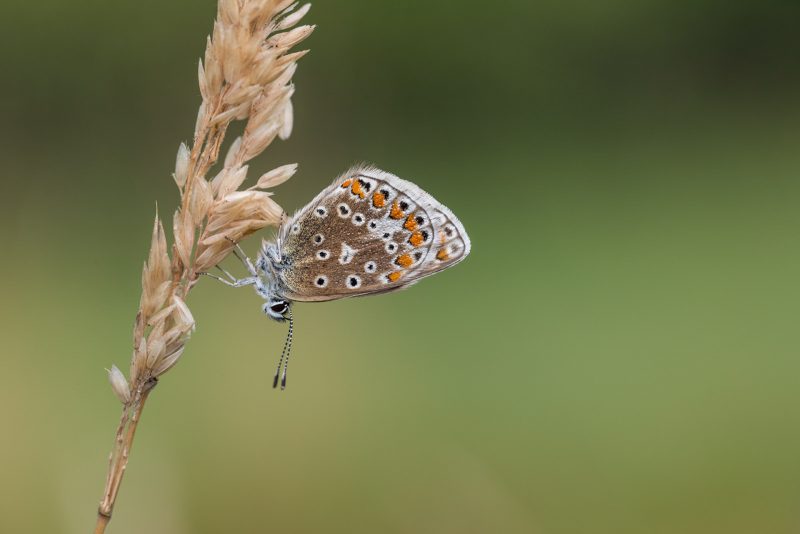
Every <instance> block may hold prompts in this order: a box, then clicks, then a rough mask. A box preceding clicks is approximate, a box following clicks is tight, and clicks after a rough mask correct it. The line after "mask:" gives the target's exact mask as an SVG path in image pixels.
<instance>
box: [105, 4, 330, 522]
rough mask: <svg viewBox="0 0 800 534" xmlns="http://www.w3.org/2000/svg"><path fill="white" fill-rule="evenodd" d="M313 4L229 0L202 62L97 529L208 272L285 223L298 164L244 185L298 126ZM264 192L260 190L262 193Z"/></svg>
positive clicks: (188, 329) (157, 239) (121, 385)
mask: <svg viewBox="0 0 800 534" xmlns="http://www.w3.org/2000/svg"><path fill="white" fill-rule="evenodd" d="M309 7H310V5H309V4H305V5H303V6H301V7H299V9H298V8H297V4H296V3H294V4H293V3H292V2H291V1H289V0H220V1H219V4H218V7H217V16H216V20H215V22H214V26H213V30H212V33H211V35H210V36H209V37H208V39H207V41H206V50H205V54H204V57H203V59H202V60H201V61H200V63H199V65H198V68H197V77H198V86H199V88H200V95H201V98H202V100H201V102H200V105H199V107H198V111H197V120H196V123H195V125H194V135H193V137H192V143H191V145H188V144H186V143H181V144H180V145H179V147H178V153H177V155H176V157H175V169H174V173H173V175H172V177H173V179H174V181H175V184H176V185H177V187H178V190H179V192H180V198H181V202H180V205H179V206H178V207H177V208H176V209H175V211H174V215H173V218H172V240H173V244H172V247H171V253H170V248H169V247H168V246H167V236H166V234H165V231H164V226H163V224H162V222H161V220H160V218H159V217H158V215H156V217H155V221H154V223H153V230H152V235H151V240H150V251H149V254H148V258H147V261H146V262H145V264H144V268H143V269H142V295H141V298H140V301H139V308H138V310H137V312H136V318H135V321H134V328H133V354H132V357H131V365H130V380H127V379H126V378H125V376H124V374H123V373H122V371H120V370H119V369H118V368H117V367H116V366H114V365H112V366H111V369H110V370H109V371H108V378H109V381H110V383H111V388H112V390H113V392H114V394H115V395H116V396H117V398H118V399H119V400H120V401H121V402H122V405H123V408H122V416H121V418H120V422H119V425H118V427H117V432H116V436H115V440H114V448H113V450H112V452H111V455H110V458H109V466H108V474H107V477H106V485H105V489H104V491H103V497H102V500H101V501H100V507H99V509H98V516H97V523H96V527H95V533H96V534H98V533H102V532H105V528H106V526H107V525H108V522H109V521H110V520H111V515H112V512H113V508H114V503H115V502H116V499H117V493H118V491H119V487H120V484H121V483H122V476H123V474H124V472H125V468H126V466H127V463H128V457H129V453H130V449H131V446H132V444H133V439H134V435H135V432H136V427H137V425H138V423H139V420H140V417H141V413H142V410H143V409H144V405H145V401H146V400H147V398H148V396H149V394H150V392H151V391H152V390H153V388H154V387H155V386H156V384H157V383H158V379H159V377H161V376H163V375H164V373H166V372H167V371H169V370H170V369H172V368H173V367H174V366H175V364H177V363H178V361H179V360H180V358H181V357H182V355H183V354H184V351H185V348H186V343H187V341H188V340H189V337H190V336H191V333H192V332H193V331H194V329H195V326H196V325H195V319H194V316H193V315H192V312H191V310H190V308H189V306H188V305H187V302H186V297H187V295H188V293H189V291H190V290H191V289H192V288H193V287H194V286H195V285H196V284H197V283H198V281H199V279H200V274H201V273H202V272H204V271H206V270H208V269H210V268H212V267H214V266H215V265H216V264H218V263H219V262H220V261H222V260H223V259H224V258H225V257H226V256H227V255H228V254H229V253H230V252H231V249H232V244H231V241H234V242H238V241H240V240H242V239H244V238H246V237H247V236H249V235H251V234H252V233H253V232H256V231H258V230H260V229H262V228H264V227H266V226H270V225H278V224H279V223H280V221H281V218H282V216H283V209H281V207H280V206H279V205H278V204H277V203H276V202H275V201H274V200H272V198H271V193H270V192H267V191H263V189H269V188H272V187H275V186H277V185H279V184H281V183H283V182H285V181H286V180H288V179H289V178H291V177H292V175H294V173H295V171H296V170H297V164H295V163H291V164H287V165H283V166H280V167H278V168H276V169H273V170H272V171H268V172H265V173H263V174H261V177H260V178H259V179H258V181H257V182H256V184H255V185H253V186H252V187H250V188H249V189H246V190H240V188H241V187H242V186H243V184H245V182H246V181H247V178H248V170H249V166H248V162H249V161H251V160H252V159H253V158H255V157H256V156H258V155H259V154H261V153H262V152H263V151H264V150H265V149H266V148H267V147H268V146H269V145H270V144H271V143H272V142H273V141H274V140H275V138H276V137H280V138H281V139H286V138H287V137H288V136H289V135H290V133H291V130H292V124H293V108H292V103H291V97H292V94H293V92H294V87H293V85H292V82H291V80H292V76H293V74H294V72H295V70H296V68H297V63H296V62H297V61H298V60H299V59H300V58H301V57H303V55H305V53H306V52H307V51H300V52H290V49H291V48H292V47H294V46H295V45H297V44H298V43H299V42H301V41H302V40H304V39H305V38H306V37H308V36H309V35H310V34H311V32H312V31H313V29H314V27H313V26H308V25H306V26H297V24H298V23H299V22H300V21H301V20H302V18H303V17H304V16H305V15H306V13H307V12H308V9H309ZM237 120H239V121H244V122H245V127H244V132H243V134H242V136H241V137H240V138H237V139H236V140H235V141H234V142H233V143H231V144H230V146H229V148H228V150H227V153H226V155H225V158H224V162H223V164H222V165H221V168H219V170H217V171H216V172H215V173H214V174H213V175H212V176H209V175H210V174H211V171H212V169H213V168H215V166H217V164H218V163H219V157H220V151H221V149H222V146H223V141H224V139H225V134H226V132H227V130H228V127H229V126H230V125H231V123H232V122H234V121H237ZM257 189H258V190H257Z"/></svg>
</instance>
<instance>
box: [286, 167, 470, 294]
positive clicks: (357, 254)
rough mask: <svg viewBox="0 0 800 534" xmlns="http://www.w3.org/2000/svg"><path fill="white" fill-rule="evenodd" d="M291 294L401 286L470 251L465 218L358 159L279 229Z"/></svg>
mask: <svg viewBox="0 0 800 534" xmlns="http://www.w3.org/2000/svg"><path fill="white" fill-rule="evenodd" d="M279 232H280V243H281V247H280V253H281V257H282V263H283V265H284V266H285V268H284V269H283V270H281V272H280V277H281V281H282V285H283V286H284V288H285V295H284V296H285V297H287V298H290V299H292V300H299V301H318V300H333V299H338V298H344V297H350V296H358V295H366V294H373V293H381V292H386V291H392V290H395V289H401V288H403V287H407V286H409V285H411V284H412V283H414V282H416V281H417V280H419V279H420V278H422V277H424V276H428V275H430V274H434V273H436V272H438V271H440V270H442V269H445V268H447V267H450V266H452V265H455V264H456V263H458V262H459V261H461V260H462V259H464V258H465V257H466V256H467V254H468V253H469V248H470V243H469V238H468V237H467V234H466V232H465V231H464V228H463V226H462V225H461V223H460V222H459V221H458V219H457V218H456V217H455V216H454V215H453V214H452V212H450V210H448V209H447V208H446V207H445V206H443V205H442V204H440V203H439V202H437V201H436V200H435V199H434V198H433V197H431V196H430V195H429V194H428V193H426V192H425V191H423V190H422V189H420V188H419V187H418V186H416V185H415V184H413V183H411V182H408V181H405V180H402V179H400V178H398V177H397V176H394V175H392V174H390V173H387V172H384V171H381V170H378V169H375V168H371V167H363V166H361V167H355V168H353V169H351V170H349V171H348V172H346V173H344V174H343V175H342V176H340V177H339V178H337V179H336V180H335V181H334V183H333V184H332V185H331V186H329V187H328V188H326V189H325V190H323V191H322V192H321V193H320V194H319V195H318V196H317V197H316V198H315V199H314V200H312V201H311V202H310V203H309V204H308V205H307V206H305V207H304V208H303V209H301V210H300V211H299V212H298V213H296V214H295V215H294V216H293V217H291V218H290V219H289V220H287V221H286V222H285V223H284V224H283V225H282V226H281V229H280V230H279Z"/></svg>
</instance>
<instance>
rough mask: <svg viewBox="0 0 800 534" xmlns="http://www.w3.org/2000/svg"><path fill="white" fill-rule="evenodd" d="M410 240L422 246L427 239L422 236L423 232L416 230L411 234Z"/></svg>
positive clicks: (413, 243) (416, 245)
mask: <svg viewBox="0 0 800 534" xmlns="http://www.w3.org/2000/svg"><path fill="white" fill-rule="evenodd" d="M408 242H409V243H411V244H412V245H414V246H415V247H418V246H420V245H421V244H422V243H424V242H425V240H424V239H423V238H422V233H421V232H414V233H413V234H411V237H410V238H409V239H408Z"/></svg>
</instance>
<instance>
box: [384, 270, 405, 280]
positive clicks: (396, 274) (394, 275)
mask: <svg viewBox="0 0 800 534" xmlns="http://www.w3.org/2000/svg"><path fill="white" fill-rule="evenodd" d="M402 275H403V273H402V272H400V271H395V272H393V273H389V275H388V276H387V277H386V278H388V279H389V281H390V282H397V281H398V280H400V277H401V276H402Z"/></svg>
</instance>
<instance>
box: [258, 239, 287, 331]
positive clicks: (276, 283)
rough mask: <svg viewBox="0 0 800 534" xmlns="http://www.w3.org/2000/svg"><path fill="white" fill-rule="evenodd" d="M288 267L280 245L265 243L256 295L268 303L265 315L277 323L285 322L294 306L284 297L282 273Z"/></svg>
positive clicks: (259, 257)
mask: <svg viewBox="0 0 800 534" xmlns="http://www.w3.org/2000/svg"><path fill="white" fill-rule="evenodd" d="M286 267H287V264H286V263H285V262H284V258H283V256H282V255H281V252H280V247H279V246H278V244H276V243H270V242H266V241H265V242H264V243H263V244H262V246H261V251H260V252H259V254H258V260H257V261H256V270H257V273H258V276H257V277H256V280H255V284H254V285H255V290H256V293H258V295H259V296H260V297H261V298H263V299H264V300H266V301H267V302H266V303H265V304H264V306H263V309H264V313H266V314H267V315H268V316H269V318H270V319H273V320H275V321H285V320H286V319H287V318H288V315H289V311H290V308H291V304H292V302H291V300H289V299H287V298H285V297H284V296H283V295H284V292H285V290H284V288H283V287H282V284H281V276H280V273H281V271H283V270H284V269H286Z"/></svg>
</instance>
